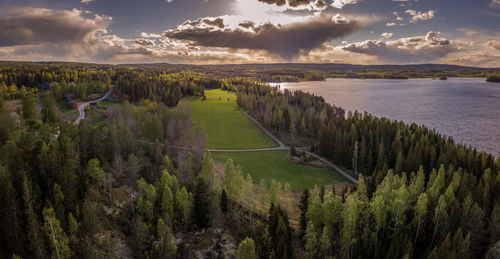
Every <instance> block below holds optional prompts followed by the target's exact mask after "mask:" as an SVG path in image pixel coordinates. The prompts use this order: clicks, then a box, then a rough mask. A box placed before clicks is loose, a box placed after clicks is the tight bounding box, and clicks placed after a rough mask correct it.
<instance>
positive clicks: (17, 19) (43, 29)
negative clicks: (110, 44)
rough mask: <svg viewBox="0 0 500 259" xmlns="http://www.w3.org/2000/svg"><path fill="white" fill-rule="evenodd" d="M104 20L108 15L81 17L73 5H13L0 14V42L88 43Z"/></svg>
mask: <svg viewBox="0 0 500 259" xmlns="http://www.w3.org/2000/svg"><path fill="white" fill-rule="evenodd" d="M108 22H109V18H106V17H101V16H95V17H94V18H91V19H87V18H84V17H82V12H81V11H79V10H76V9H73V10H71V11H57V10H50V9H41V8H18V9H13V10H10V11H9V12H8V13H6V14H5V15H4V16H3V17H2V18H0V46H19V45H31V44H46V43H51V44H58V45H73V44H82V43H89V42H90V41H92V40H93V39H94V38H95V35H96V33H98V32H100V31H103V30H105V28H106V26H107V24H108Z"/></svg>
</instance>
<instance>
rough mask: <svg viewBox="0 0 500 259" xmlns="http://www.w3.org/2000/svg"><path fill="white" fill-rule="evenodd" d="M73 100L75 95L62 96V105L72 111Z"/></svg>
mask: <svg viewBox="0 0 500 259" xmlns="http://www.w3.org/2000/svg"><path fill="white" fill-rule="evenodd" d="M73 100H75V94H71V93H70V94H64V103H65V104H66V106H68V108H70V109H73V108H75V103H74V102H73Z"/></svg>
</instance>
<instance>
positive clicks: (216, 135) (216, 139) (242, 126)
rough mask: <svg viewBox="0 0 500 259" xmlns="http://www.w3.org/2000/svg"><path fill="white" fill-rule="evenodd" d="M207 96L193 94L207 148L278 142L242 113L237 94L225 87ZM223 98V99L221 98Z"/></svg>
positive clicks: (195, 115) (194, 113) (262, 145)
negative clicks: (226, 89) (224, 89)
mask: <svg viewBox="0 0 500 259" xmlns="http://www.w3.org/2000/svg"><path fill="white" fill-rule="evenodd" d="M205 95H206V97H207V98H206V99H205V100H203V99H202V98H201V97H197V98H195V97H192V98H189V99H187V100H185V101H187V102H188V103H189V104H190V105H191V111H192V118H193V122H194V123H195V124H196V125H197V126H199V127H200V128H201V129H203V131H204V132H205V133H206V135H207V136H206V138H207V148H212V149H250V148H267V147H276V146H278V144H277V143H275V142H274V141H273V140H272V139H271V138H269V136H267V135H266V134H265V133H264V132H263V131H262V130H260V129H259V128H258V127H257V126H256V125H255V124H254V123H253V122H252V121H250V120H249V119H248V118H247V117H245V115H244V114H243V113H242V110H241V109H240V108H239V107H238V105H237V104H236V95H235V94H233V93H230V92H226V91H222V90H219V89H217V90H206V91H205ZM219 98H220V99H219Z"/></svg>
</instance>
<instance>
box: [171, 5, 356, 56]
mask: <svg viewBox="0 0 500 259" xmlns="http://www.w3.org/2000/svg"><path fill="white" fill-rule="evenodd" d="M244 25H245V26H244V27H238V28H225V29H220V28H214V27H212V28H207V27H196V26H192V27H185V26H179V27H178V28H177V29H173V30H167V31H165V32H164V37H166V38H170V39H175V40H184V41H188V42H190V43H191V44H193V45H197V46H204V47H219V48H230V49H249V50H264V51H267V52H268V53H270V54H272V55H275V56H279V57H281V58H284V59H292V58H295V57H297V56H299V55H305V54H307V53H309V52H310V51H311V50H312V49H315V48H318V47H320V46H321V45H322V44H324V43H325V42H327V41H329V40H331V39H335V38H339V37H342V36H346V35H349V34H351V33H353V32H355V31H357V30H359V29H360V28H362V27H363V24H362V23H361V22H359V21H350V20H348V19H347V18H346V17H343V16H341V15H339V14H337V15H335V16H333V17H332V16H319V17H316V18H312V19H309V20H307V21H305V22H297V23H292V24H286V25H279V24H278V25H275V24H272V23H265V24H260V25H253V26H252V24H250V23H246V24H244Z"/></svg>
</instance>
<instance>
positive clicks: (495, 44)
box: [486, 40, 500, 50]
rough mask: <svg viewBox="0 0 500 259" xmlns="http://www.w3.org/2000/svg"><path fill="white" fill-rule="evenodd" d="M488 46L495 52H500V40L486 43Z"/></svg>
mask: <svg viewBox="0 0 500 259" xmlns="http://www.w3.org/2000/svg"><path fill="white" fill-rule="evenodd" d="M486 46H488V47H489V48H492V49H495V50H500V40H490V41H488V42H486Z"/></svg>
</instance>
